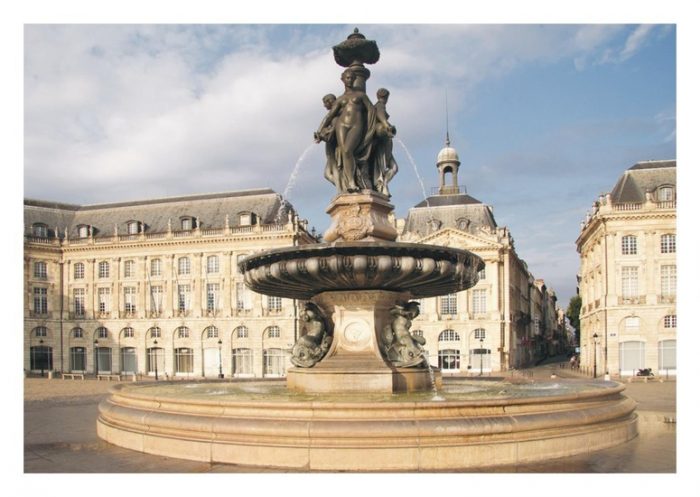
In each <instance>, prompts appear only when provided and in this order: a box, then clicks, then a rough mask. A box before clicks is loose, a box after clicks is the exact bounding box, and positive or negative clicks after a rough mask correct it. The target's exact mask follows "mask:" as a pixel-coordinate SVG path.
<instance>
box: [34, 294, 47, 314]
mask: <svg viewBox="0 0 700 497" xmlns="http://www.w3.org/2000/svg"><path fill="white" fill-rule="evenodd" d="M34 312H35V313H37V314H46V313H48V312H49V310H48V291H47V289H46V288H34Z"/></svg>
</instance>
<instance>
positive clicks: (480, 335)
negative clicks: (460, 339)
mask: <svg viewBox="0 0 700 497" xmlns="http://www.w3.org/2000/svg"><path fill="white" fill-rule="evenodd" d="M474 338H476V339H477V340H486V330H485V329H483V328H477V329H475V330H474Z"/></svg>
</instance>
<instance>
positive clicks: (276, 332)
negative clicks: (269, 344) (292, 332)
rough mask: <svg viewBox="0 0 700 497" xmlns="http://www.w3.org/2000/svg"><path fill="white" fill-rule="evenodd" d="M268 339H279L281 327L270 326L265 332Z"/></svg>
mask: <svg viewBox="0 0 700 497" xmlns="http://www.w3.org/2000/svg"><path fill="white" fill-rule="evenodd" d="M265 332H266V333H265V334H266V335H267V338H279V337H280V327H279V326H268V327H267V329H266V330H265Z"/></svg>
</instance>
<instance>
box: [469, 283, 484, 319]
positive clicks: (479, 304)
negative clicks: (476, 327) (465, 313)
mask: <svg viewBox="0 0 700 497" xmlns="http://www.w3.org/2000/svg"><path fill="white" fill-rule="evenodd" d="M472 311H473V312H474V314H484V313H485V312H486V290H483V289H482V290H472Z"/></svg>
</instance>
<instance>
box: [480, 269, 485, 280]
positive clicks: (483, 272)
mask: <svg viewBox="0 0 700 497" xmlns="http://www.w3.org/2000/svg"><path fill="white" fill-rule="evenodd" d="M478 274H479V279H480V280H485V279H486V268H484V269H482V270H481V271H479V273H478Z"/></svg>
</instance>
